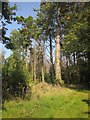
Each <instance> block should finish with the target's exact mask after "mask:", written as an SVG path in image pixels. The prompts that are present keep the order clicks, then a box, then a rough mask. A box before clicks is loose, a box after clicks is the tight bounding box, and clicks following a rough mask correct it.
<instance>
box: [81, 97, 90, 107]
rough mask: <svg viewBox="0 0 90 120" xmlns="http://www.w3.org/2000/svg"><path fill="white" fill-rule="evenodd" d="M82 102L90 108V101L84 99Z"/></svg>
mask: <svg viewBox="0 0 90 120" xmlns="http://www.w3.org/2000/svg"><path fill="white" fill-rule="evenodd" d="M82 101H83V102H85V103H86V104H88V106H90V100H86V99H83V100H82Z"/></svg>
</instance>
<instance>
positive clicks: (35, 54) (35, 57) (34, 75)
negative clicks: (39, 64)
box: [33, 49, 36, 81]
mask: <svg viewBox="0 0 90 120" xmlns="http://www.w3.org/2000/svg"><path fill="white" fill-rule="evenodd" d="M33 65H34V68H33V70H34V71H33V72H34V81H36V49H35V50H34V64H33Z"/></svg>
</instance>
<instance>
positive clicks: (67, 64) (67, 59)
mask: <svg viewBox="0 0 90 120" xmlns="http://www.w3.org/2000/svg"><path fill="white" fill-rule="evenodd" d="M69 65H70V56H69V55H66V67H67V68H68V67H69Z"/></svg>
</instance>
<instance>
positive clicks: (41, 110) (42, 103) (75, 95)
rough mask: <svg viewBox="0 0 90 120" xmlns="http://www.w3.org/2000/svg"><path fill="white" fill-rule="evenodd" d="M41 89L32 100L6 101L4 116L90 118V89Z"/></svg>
mask: <svg viewBox="0 0 90 120" xmlns="http://www.w3.org/2000/svg"><path fill="white" fill-rule="evenodd" d="M36 90H37V89H36ZM40 90H41V89H40V88H39V90H38V92H37V93H34V94H33V96H32V98H31V99H30V100H18V101H17V100H12V101H6V103H5V105H4V107H5V108H6V110H3V112H2V115H3V118H88V114H87V113H88V103H87V101H88V93H90V92H89V91H76V90H70V89H68V88H54V89H53V90H52V89H48V90H46V89H44V90H42V91H43V92H42V91H41V93H40Z"/></svg>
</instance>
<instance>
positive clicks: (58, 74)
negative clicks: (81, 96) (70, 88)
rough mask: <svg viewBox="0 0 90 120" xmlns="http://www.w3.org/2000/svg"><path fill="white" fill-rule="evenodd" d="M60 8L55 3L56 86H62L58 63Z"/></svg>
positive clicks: (59, 64)
mask: <svg viewBox="0 0 90 120" xmlns="http://www.w3.org/2000/svg"><path fill="white" fill-rule="evenodd" d="M60 62H61V61H60V7H59V4H58V3H57V30H56V71H55V74H56V84H60V85H62V84H63V81H62V77H61V63H60Z"/></svg>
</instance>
